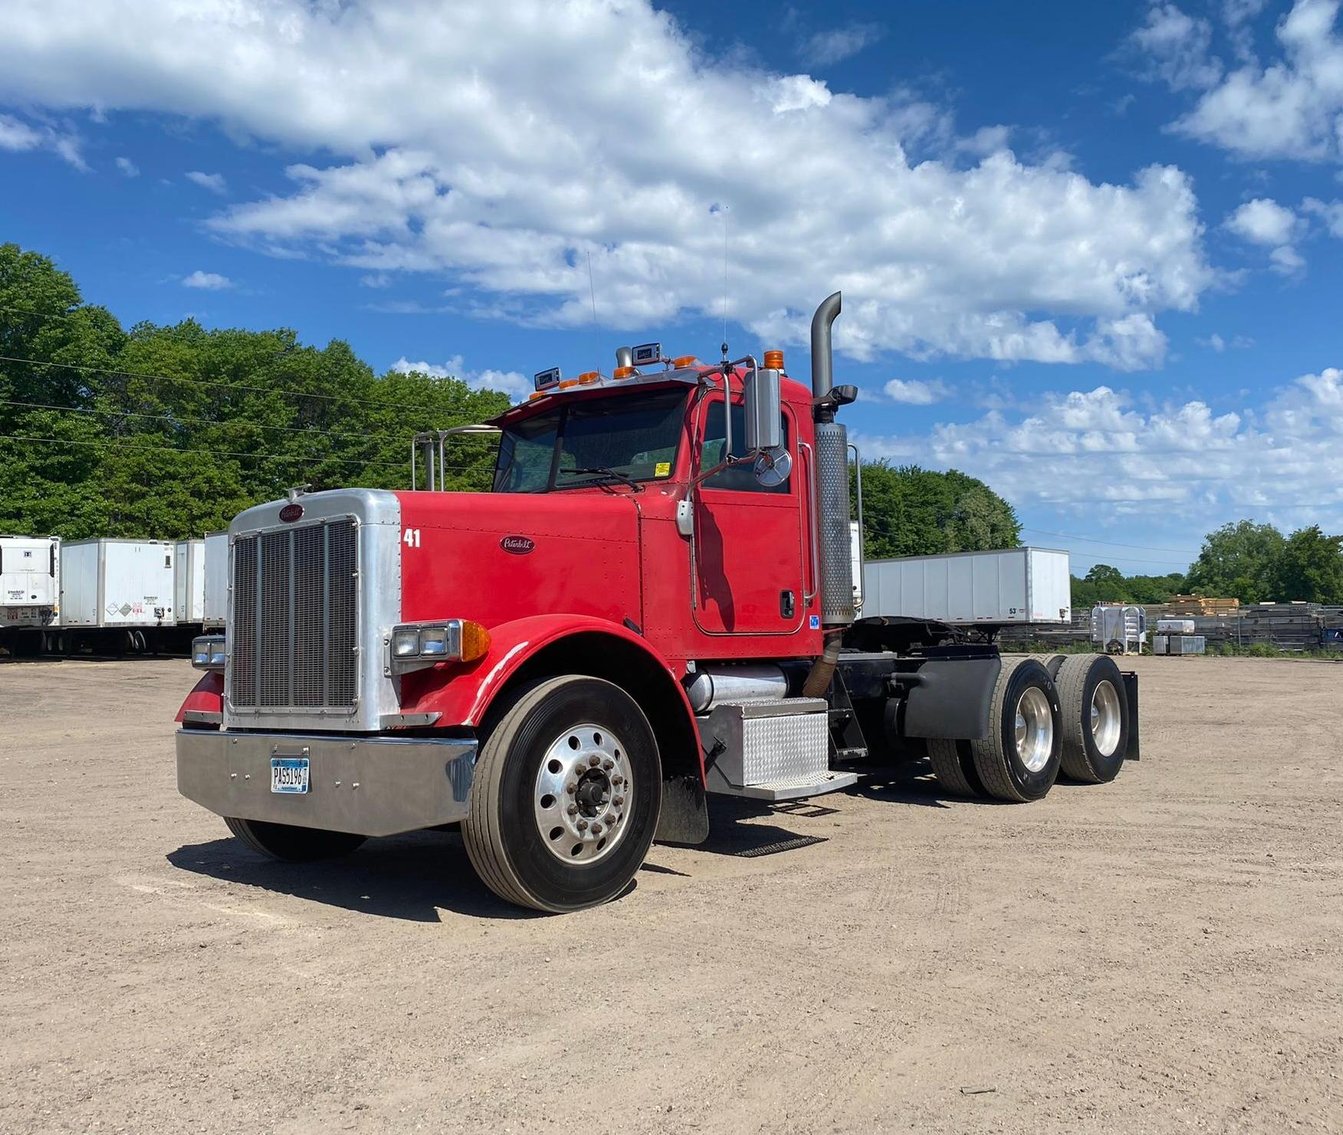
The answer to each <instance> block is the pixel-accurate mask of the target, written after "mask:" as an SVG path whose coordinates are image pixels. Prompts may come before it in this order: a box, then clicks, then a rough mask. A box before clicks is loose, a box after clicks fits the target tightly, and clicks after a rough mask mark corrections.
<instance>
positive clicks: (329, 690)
mask: <svg viewBox="0 0 1343 1135" xmlns="http://www.w3.org/2000/svg"><path fill="white" fill-rule="evenodd" d="M356 533H357V530H356V527H355V524H354V521H352V520H350V519H348V518H344V519H341V520H332V521H327V522H325V523H322V524H308V525H304V526H302V527H298V528H286V529H282V530H279V531H275V532H263V533H260V534H259V535H246V536H239V537H237V538H236V540H235V541H234V545H233V623H232V626H231V627H230V632H231V637H232V643H231V646H232V659H231V665H230V683H231V694H230V697H231V700H232V703H233V705H234V707H236V708H251V709H261V710H275V709H330V710H339V711H341V712H343V713H348V712H349V711H350V710H351V709H352V708H353V706H354V704H355V700H356V691H357V689H358V658H359V656H358V651H357V644H358V639H357V633H358V631H357V626H356V623H357V606H356V589H357V584H358V580H357V578H356V572H357V566H358V552H357V535H356Z"/></svg>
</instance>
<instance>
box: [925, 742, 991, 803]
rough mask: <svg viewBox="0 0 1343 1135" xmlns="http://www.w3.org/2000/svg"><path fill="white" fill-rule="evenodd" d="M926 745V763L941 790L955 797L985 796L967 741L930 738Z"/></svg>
mask: <svg viewBox="0 0 1343 1135" xmlns="http://www.w3.org/2000/svg"><path fill="white" fill-rule="evenodd" d="M927 745H928V763H929V764H931V765H932V766H933V775H935V776H936V777H937V780H938V783H939V784H941V785H942V787H943V788H945V789H946V790H947V791H948V792H953V793H955V794H956V795H957V796H983V795H985V792H984V785H983V783H982V782H981V781H980V779H979V773H978V772H977V771H976V769H975V758H974V754H973V753H971V752H970V742H969V741H951V740H947V739H945V738H942V737H930V738H928V741H927Z"/></svg>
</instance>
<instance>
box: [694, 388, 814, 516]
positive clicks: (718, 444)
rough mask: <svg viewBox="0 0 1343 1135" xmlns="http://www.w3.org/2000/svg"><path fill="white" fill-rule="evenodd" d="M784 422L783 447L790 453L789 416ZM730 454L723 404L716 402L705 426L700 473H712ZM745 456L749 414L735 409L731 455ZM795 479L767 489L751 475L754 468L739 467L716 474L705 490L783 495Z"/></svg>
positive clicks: (740, 409) (712, 405)
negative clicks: (708, 470) (727, 451)
mask: <svg viewBox="0 0 1343 1135" xmlns="http://www.w3.org/2000/svg"><path fill="white" fill-rule="evenodd" d="M781 417H782V420H783V444H784V448H785V449H788V448H790V446H789V441H790V439H789V437H788V416H787V415H786V414H784V415H781ZM726 450H727V431H726V430H724V429H723V403H722V402H721V401H719V402H713V403H711V404H710V405H709V413H708V415H707V420H706V423H705V426H704V448H703V449H702V450H701V451H700V462H699V468H700V472H701V473H703V472H704V471H705V470H706V469H712V468H713V467H714V466H715V465H719V464H722V461H723V458H724V454H725V452H726ZM745 454H746V410H745V408H744V407H743V406H740V405H737V406H733V407H732V455H733V456H734V457H743V456H745ZM791 484H792V479H791V478H789V480H787V481H785V482H784V483H783V484H782V485H774V486H772V487H771V488H765V487H764V486H763V485H761V484H760V482H759V481H757V480H756V479H755V474H754V473H752V472H751V466H750V465H749V464H746V465H737V466H734V467H732V468H730V469H724V470H722V471H721V472H719V473H715V474H714V475H713V476H712V477H710V478H709V479H708V480H707V481H705V482H704V487H705V488H706V489H732V490H733V491H734V492H739V493H784V494H786V493H787V492H788V491H789V486H790V485H791Z"/></svg>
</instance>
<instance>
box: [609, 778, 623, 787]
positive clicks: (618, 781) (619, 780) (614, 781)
mask: <svg viewBox="0 0 1343 1135" xmlns="http://www.w3.org/2000/svg"><path fill="white" fill-rule="evenodd" d="M611 783H612V784H614V785H615V786H616V787H617V788H619V787H620V786H621V785H622V784H624V783H625V779H624V777H620V776H613V777H612V778H611Z"/></svg>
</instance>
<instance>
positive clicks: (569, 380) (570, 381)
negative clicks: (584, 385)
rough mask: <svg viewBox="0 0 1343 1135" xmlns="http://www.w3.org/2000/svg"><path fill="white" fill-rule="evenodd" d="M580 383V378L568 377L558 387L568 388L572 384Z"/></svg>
mask: <svg viewBox="0 0 1343 1135" xmlns="http://www.w3.org/2000/svg"><path fill="white" fill-rule="evenodd" d="M578 383H579V380H578V379H576V378H566V379H565V380H564V381H563V382H561V383H560V385H559V387H558V389H560V390H568V389H569V388H570V387H571V386H577V385H578Z"/></svg>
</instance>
